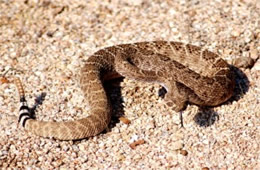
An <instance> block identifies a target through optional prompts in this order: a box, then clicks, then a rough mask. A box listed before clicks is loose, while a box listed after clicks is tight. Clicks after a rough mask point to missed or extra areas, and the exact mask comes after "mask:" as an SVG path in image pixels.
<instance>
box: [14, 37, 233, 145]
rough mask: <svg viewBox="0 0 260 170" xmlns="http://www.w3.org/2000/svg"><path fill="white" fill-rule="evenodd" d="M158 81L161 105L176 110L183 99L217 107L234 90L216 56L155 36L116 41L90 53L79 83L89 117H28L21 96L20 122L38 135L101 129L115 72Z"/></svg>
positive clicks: (71, 135) (68, 136)
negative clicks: (107, 82) (64, 119)
mask: <svg viewBox="0 0 260 170" xmlns="http://www.w3.org/2000/svg"><path fill="white" fill-rule="evenodd" d="M119 76H123V77H127V78H129V79H134V80H140V81H146V82H156V83H160V84H161V85H163V86H164V87H165V88H166V89H167V94H166V96H165V99H164V100H165V104H166V105H167V106H168V107H170V108H171V109H172V110H175V111H181V110H182V109H184V108H185V104H186V103H187V102H189V103H193V104H197V105H199V106H216V105H219V104H221V103H223V102H225V101H227V100H228V99H229V98H230V97H231V96H232V95H233V89H234V86H235V81H234V77H233V73H232V71H231V70H230V68H229V65H228V64H227V63H226V62H225V61H224V60H223V59H222V58H220V57H219V56H218V55H216V54H214V53H212V52H209V51H207V50H202V49H201V48H200V47H197V46H193V45H189V44H188V45H185V44H183V43H179V42H167V41H154V42H140V43H134V44H121V45H116V46H112V47H107V48H104V49H101V50H99V51H97V52H96V53H94V54H93V55H92V56H90V57H89V59H88V60H87V62H86V63H85V66H84V67H83V69H82V71H81V78H80V85H81V89H82V91H83V92H84V95H85V97H86V99H87V101H88V105H89V107H90V113H91V114H90V116H89V117H86V118H83V119H80V120H75V121H67V122H51V121H50V122H45V121H39V120H35V119H33V118H31V117H30V114H29V113H28V112H29V109H28V108H26V107H25V106H23V105H24V103H25V101H24V100H21V103H22V104H21V109H20V110H21V111H20V118H19V122H20V123H21V124H22V125H23V126H24V127H25V129H26V130H28V131H30V132H33V133H34V134H36V135H39V136H43V137H53V138H55V139H60V140H75V139H82V138H86V137H89V136H95V135H97V134H99V133H100V132H102V131H103V130H104V129H105V128H106V127H107V126H108V124H109V122H110V119H111V105H110V103H109V99H108V96H107V94H106V92H105V90H104V88H103V81H104V80H107V79H112V78H115V77H119Z"/></svg>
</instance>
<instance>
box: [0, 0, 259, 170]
mask: <svg viewBox="0 0 260 170" xmlns="http://www.w3.org/2000/svg"><path fill="white" fill-rule="evenodd" d="M148 40H174V41H181V42H190V43H192V44H195V45H200V46H205V47H206V48H209V49H210V50H211V51H214V52H217V53H218V54H220V55H222V56H223V58H225V59H226V60H227V61H229V62H230V60H231V59H232V58H236V57H241V56H245V57H252V58H254V59H256V58H258V57H259V52H260V47H259V46H260V45H259V40H260V2H259V0H225V1H221V0H214V1H208V0H201V1H198V0H191V1H185V0H181V1H170V0H156V1H145V0H131V1H130V0H129V1H120V0H109V1H108V0H95V1H90V0H89V1H76V0H74V1H69V0H63V1H37V0H35V1H31V0H27V1H26V0H24V1H22V0H21V1H20V0H17V1H8V0H1V1H0V72H1V73H2V72H4V71H5V70H6V69H8V68H10V67H13V68H16V69H19V70H22V71H23V74H21V77H22V80H23V83H24V85H25V86H26V94H27V98H28V100H29V104H30V105H33V103H34V99H35V97H36V96H38V95H40V94H41V93H42V92H46V93H47V96H46V99H45V100H44V102H43V104H42V105H41V106H40V107H39V108H38V110H37V119H42V120H56V121H60V120H68V119H76V118H79V117H84V116H85V115H84V114H83V112H86V113H87V109H86V104H85V102H84V98H83V96H82V93H81V91H80V89H79V82H78V75H79V70H80V68H81V67H82V66H83V65H84V61H86V60H87V58H88V56H90V55H91V54H92V53H93V52H95V51H97V50H98V49H101V48H103V47H106V46H111V45H114V44H119V43H129V42H137V41H148ZM242 71H243V73H244V74H245V75H246V76H247V78H248V80H249V82H250V83H249V88H248V90H243V89H246V80H245V79H241V78H240V79H239V78H238V79H237V82H238V84H239V86H238V87H237V90H236V95H235V98H234V99H233V100H231V101H229V102H228V103H226V104H224V105H221V106H219V107H216V108H214V111H215V112H211V113H213V114H212V116H211V120H212V121H213V124H212V125H211V126H209V127H201V126H199V125H198V123H196V121H194V117H198V115H199V114H198V112H199V111H198V107H197V106H194V105H190V106H188V108H187V109H186V110H185V111H184V115H183V116H184V126H185V129H179V117H178V113H175V112H169V111H168V110H167V109H163V108H161V107H160V106H159V103H158V102H159V101H160V100H161V99H160V98H159V97H158V96H157V93H158V89H159V86H158V85H155V86H153V85H151V84H146V83H137V82H133V81H129V80H124V82H122V83H121V87H122V94H121V95H122V100H123V101H124V103H123V105H124V107H123V109H124V114H125V116H126V117H127V118H128V119H129V120H131V124H129V125H126V124H124V123H122V122H117V123H112V125H111V127H110V128H109V129H108V131H107V132H105V133H103V134H101V135H98V136H96V137H93V138H90V139H86V140H82V141H77V142H66V141H55V140H52V139H44V138H41V137H37V136H34V135H32V134H30V133H26V132H25V131H24V130H22V129H21V128H18V127H17V115H18V106H19V104H18V95H17V92H16V89H15V86H14V85H10V84H4V85H2V84H1V85H0V133H1V134H0V167H1V168H2V169H6V168H7V167H17V168H21V169H24V168H29V167H31V168H32V169H36V168H37V167H38V168H40V169H53V168H57V167H59V168H61V169H86V168H90V167H93V168H101V169H108V168H109V169H119V168H121V169H147V168H153V169H160V168H161V169H166V168H173V169H175V168H176V169H177V168H178V169H201V168H203V167H204V168H206V167H208V168H210V169H259V168H260V163H259V161H260V160H259V159H260V151H259V148H260V147H259V143H260V130H259V127H260V121H259V118H260V104H259V102H260V88H259V86H260V83H259V81H260V79H259V76H260V73H259V72H260V62H259V60H258V61H257V62H256V63H255V65H254V67H253V68H251V69H244V70H242ZM240 76H241V77H243V76H242V75H241V74H240ZM202 88H203V87H202ZM114 93H116V94H114ZM119 96H120V95H119ZM112 97H113V98H116V100H115V102H114V103H115V108H116V107H117V104H118V103H120V102H119V101H120V100H121V99H120V98H119V97H118V92H116V91H115V92H113V91H112ZM115 110H116V111H115V112H116V114H115V116H116V117H118V116H119V115H120V114H122V112H121V111H118V110H120V109H115ZM214 113H215V114H218V116H219V119H218V120H216V121H215V122H214V118H216V117H214ZM201 118H203V117H201ZM115 120H117V119H116V118H114V121H113V122H115ZM138 139H144V140H145V144H142V145H139V146H137V148H136V149H131V148H130V147H129V144H130V143H132V142H133V141H135V140H138ZM178 149H182V151H180V150H178ZM183 150H185V151H187V153H188V154H187V155H186V156H185V155H184V154H183V152H184V151H183ZM1 168H0V169H1Z"/></svg>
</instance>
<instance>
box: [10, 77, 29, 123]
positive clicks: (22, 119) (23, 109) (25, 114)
mask: <svg viewBox="0 0 260 170" xmlns="http://www.w3.org/2000/svg"><path fill="white" fill-rule="evenodd" d="M14 83H15V85H16V87H17V89H18V93H19V96H20V110H19V119H18V123H19V124H20V125H21V126H23V127H25V123H26V121H27V120H28V119H31V114H30V108H29V107H28V105H27V101H26V99H25V93H24V89H23V85H22V82H21V80H20V79H19V78H17V77H15V78H14Z"/></svg>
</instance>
